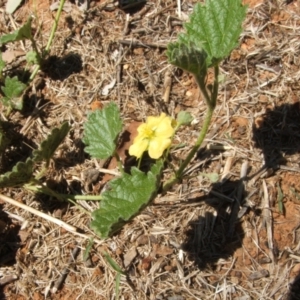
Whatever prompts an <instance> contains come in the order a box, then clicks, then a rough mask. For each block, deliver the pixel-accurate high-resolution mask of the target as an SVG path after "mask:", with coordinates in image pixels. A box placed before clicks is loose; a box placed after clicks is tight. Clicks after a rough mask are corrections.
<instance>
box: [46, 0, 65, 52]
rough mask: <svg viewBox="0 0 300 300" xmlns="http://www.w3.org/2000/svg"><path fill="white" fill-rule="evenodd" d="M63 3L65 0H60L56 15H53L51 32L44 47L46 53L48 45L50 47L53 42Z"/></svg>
mask: <svg viewBox="0 0 300 300" xmlns="http://www.w3.org/2000/svg"><path fill="white" fill-rule="evenodd" d="M64 4H65V0H60V3H59V8H58V10H57V13H56V16H55V20H54V24H53V26H52V30H51V34H50V37H49V40H48V43H47V46H46V48H45V51H46V54H48V52H49V50H50V47H51V44H52V42H53V38H54V35H55V32H56V29H57V25H58V21H59V18H60V14H61V12H62V10H63V7H64Z"/></svg>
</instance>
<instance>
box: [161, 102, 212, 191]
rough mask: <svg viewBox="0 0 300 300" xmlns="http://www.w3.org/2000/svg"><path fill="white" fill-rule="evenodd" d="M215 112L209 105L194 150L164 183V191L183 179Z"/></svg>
mask: <svg viewBox="0 0 300 300" xmlns="http://www.w3.org/2000/svg"><path fill="white" fill-rule="evenodd" d="M213 112H214V109H213V108H211V107H208V109H207V112H206V116H205V120H204V123H203V127H202V129H201V131H200V134H199V137H198V139H197V141H196V143H195V145H194V147H193V148H192V150H191V151H190V153H189V154H188V156H187V157H186V158H185V160H184V161H183V162H182V164H181V165H180V167H179V169H178V170H177V172H176V173H175V176H174V177H172V178H171V179H170V180H168V181H167V182H166V183H165V184H164V185H163V192H166V191H167V190H169V189H170V188H171V186H172V185H174V184H175V183H177V182H178V181H179V180H181V178H182V175H183V172H184V170H185V168H186V167H187V165H188V164H189V163H190V162H191V160H192V159H193V157H194V155H195V154H196V152H197V151H198V149H199V148H200V146H201V144H202V143H203V141H204V138H205V136H206V134H207V131H208V128H209V125H210V122H211V118H212V115H213Z"/></svg>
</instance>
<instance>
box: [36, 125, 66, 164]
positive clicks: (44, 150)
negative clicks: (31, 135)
mask: <svg viewBox="0 0 300 300" xmlns="http://www.w3.org/2000/svg"><path fill="white" fill-rule="evenodd" d="M70 128H71V127H70V125H69V124H68V122H65V123H63V124H62V126H61V127H60V128H54V129H53V130H52V132H51V133H50V134H49V135H48V137H47V139H46V140H44V141H43V142H42V143H41V145H40V147H39V149H37V150H34V151H33V161H35V162H39V161H42V160H46V162H47V163H48V162H49V160H50V158H51V157H52V156H53V154H54V152H55V150H56V149H57V147H58V146H59V145H60V144H61V143H62V141H63V140H64V139H65V137H66V136H67V134H68V132H69V130H70Z"/></svg>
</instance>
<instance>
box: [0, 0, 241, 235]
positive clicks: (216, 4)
mask: <svg viewBox="0 0 300 300" xmlns="http://www.w3.org/2000/svg"><path fill="white" fill-rule="evenodd" d="M62 2H63V1H62ZM245 14H246V7H245V6H243V5H242V4H241V1H240V0H223V1H219V0H207V1H206V3H205V4H202V3H198V4H196V5H195V8H194V12H193V13H192V15H191V17H190V22H188V23H186V24H185V33H182V34H181V35H179V37H178V40H177V42H175V43H170V44H169V46H168V50H167V56H168V60H169V62H170V63H171V64H173V65H175V66H177V67H179V68H182V69H183V70H186V71H188V72H190V73H192V74H193V75H194V77H195V79H196V82H197V83H198V85H199V88H200V90H201V92H202V94H203V97H204V99H205V101H206V104H207V114H206V117H205V120H204V123H203V125H202V127H201V130H200V132H199V137H198V139H197V141H196V143H195V145H194V146H193V147H192V149H191V151H190V153H189V154H188V155H187V157H186V158H185V159H184V160H183V161H182V163H181V164H180V166H179V167H178V168H177V169H176V168H175V167H174V166H172V165H171V164H170V160H169V156H172V140H173V138H174V135H175V134H176V132H177V131H178V130H179V128H180V127H181V126H184V125H189V124H190V122H191V121H192V117H191V116H190V114H189V113H186V112H180V113H179V114H178V116H177V119H176V120H173V119H172V118H171V117H169V116H167V115H165V114H161V115H160V116H158V117H148V118H147V120H146V122H145V123H144V124H142V125H141V126H140V127H139V128H138V136H137V137H136V139H135V140H134V142H133V145H132V146H131V147H130V149H129V153H130V154H131V155H133V156H135V157H136V158H137V160H138V163H137V167H136V166H134V167H132V168H131V170H130V173H126V172H125V171H124V169H123V165H122V162H121V161H120V158H119V157H118V154H117V141H118V138H119V135H120V133H121V131H122V127H123V126H122V120H121V116H120V112H119V109H118V107H117V105H116V104H115V103H110V104H109V105H107V106H106V107H104V108H103V109H102V110H96V111H93V112H91V113H90V114H89V115H88V120H87V122H86V123H85V125H84V136H83V142H84V143H85V145H86V147H85V151H86V152H87V153H88V154H89V155H90V156H91V157H92V158H98V159H105V158H108V157H111V156H114V157H116V159H117V161H118V164H119V170H120V174H121V175H120V176H119V177H117V178H115V179H113V180H112V181H111V182H110V183H109V189H107V190H106V191H105V192H103V193H102V194H101V195H98V196H97V195H96V196H84V195H61V194H58V193H56V192H55V191H53V190H51V189H49V188H48V187H47V186H46V185H45V184H43V183H42V182H41V179H42V178H43V175H44V174H45V172H46V170H47V168H48V165H49V161H50V159H51V157H52V156H53V154H54V152H55V150H56V148H57V147H58V146H59V144H60V143H61V142H62V141H63V139H64V138H65V137H66V135H67V134H68V131H69V129H70V127H69V125H68V124H67V123H65V124H63V125H62V126H61V128H56V129H53V131H52V133H51V134H50V135H49V137H48V138H47V139H46V140H45V141H44V142H43V143H42V144H41V146H40V148H39V149H38V150H35V151H33V153H32V156H31V157H30V158H28V159H27V160H26V161H25V162H19V163H18V164H17V165H16V166H15V167H14V168H13V170H12V171H11V172H8V173H6V174H4V175H2V176H0V187H7V186H10V187H11V186H23V187H25V188H27V189H29V190H33V191H35V192H43V193H46V194H48V195H51V196H54V197H56V198H58V199H60V200H68V201H71V202H72V203H74V204H76V200H80V199H84V200H101V202H100V208H99V209H97V210H95V211H94V212H92V214H91V217H92V222H91V228H92V229H93V230H94V232H95V233H96V234H98V235H99V236H101V237H102V238H106V237H108V236H110V235H111V234H113V233H115V232H116V231H118V230H119V229H120V228H121V227H122V226H123V224H124V223H125V222H127V221H128V220H130V219H131V218H132V217H133V216H135V215H136V214H138V213H139V211H140V210H141V209H143V208H144V207H145V206H146V205H147V204H148V203H149V202H150V201H151V200H152V199H153V198H154V197H155V196H156V195H157V193H158V192H166V191H168V190H169V189H170V188H171V187H172V186H173V185H174V184H176V183H177V182H179V181H180V180H181V179H182V178H183V176H184V172H185V170H186V167H187V166H188V165H189V163H190V162H191V160H192V159H193V157H194V156H195V154H196V152H197V151H198V149H199V147H200V146H201V144H202V142H203V140H204V138H205V136H206V134H207V131H208V129H209V125H210V123H211V119H212V115H213V112H214V109H215V107H216V105H217V96H218V88H219V64H220V63H221V61H222V60H223V59H224V58H226V57H227V56H228V55H229V54H230V52H231V51H232V50H233V49H234V48H235V47H236V45H237V43H238V38H239V35H240V33H241V31H242V22H243V20H244V18H245ZM0 65H1V64H0ZM209 68H212V69H213V71H214V82H213V84H207V81H206V80H207V74H208V70H209ZM0 133H1V132H0ZM146 151H148V154H149V156H150V157H151V158H152V159H153V160H152V163H151V165H149V168H148V172H143V171H141V170H140V168H139V167H140V166H141V161H142V160H143V157H144V155H143V154H144V153H145V152H146ZM41 162H44V165H43V168H42V169H41V170H40V171H37V169H38V168H39V166H40V164H41ZM166 166H168V167H170V168H171V169H172V170H174V174H173V176H172V177H171V178H170V179H169V180H168V181H166V182H164V183H162V172H163V169H164V167H166ZM207 177H208V178H212V180H214V181H215V180H216V176H215V174H212V175H211V174H210V175H209V174H208V175H207ZM87 213H88V212H87Z"/></svg>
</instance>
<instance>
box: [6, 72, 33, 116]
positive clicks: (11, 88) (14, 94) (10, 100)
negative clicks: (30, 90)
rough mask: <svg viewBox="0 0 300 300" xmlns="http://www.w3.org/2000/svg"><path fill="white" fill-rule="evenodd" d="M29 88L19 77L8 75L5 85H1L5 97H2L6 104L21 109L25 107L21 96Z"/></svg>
mask: <svg viewBox="0 0 300 300" xmlns="http://www.w3.org/2000/svg"><path fill="white" fill-rule="evenodd" d="M26 88H27V85H26V84H24V83H23V82H21V81H19V79H18V77H17V76H15V77H12V78H10V77H8V76H7V77H6V78H5V82H4V86H2V87H1V90H2V91H3V93H4V95H5V97H3V98H2V99H1V101H2V102H3V104H4V105H5V106H10V107H12V108H15V109H18V110H21V109H22V108H23V99H22V97H20V96H21V95H22V93H23V92H24V91H25V89H26Z"/></svg>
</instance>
